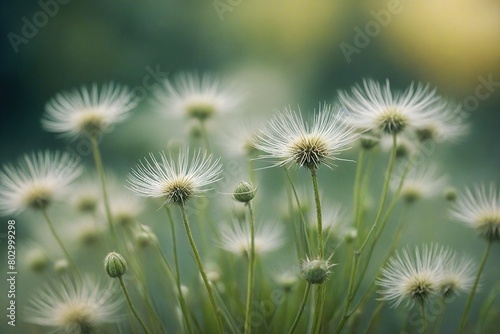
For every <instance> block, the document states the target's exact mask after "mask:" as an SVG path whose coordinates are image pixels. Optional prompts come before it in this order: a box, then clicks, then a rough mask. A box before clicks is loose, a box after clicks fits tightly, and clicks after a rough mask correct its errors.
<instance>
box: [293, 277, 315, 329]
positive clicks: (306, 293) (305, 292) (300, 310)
mask: <svg viewBox="0 0 500 334" xmlns="http://www.w3.org/2000/svg"><path fill="white" fill-rule="evenodd" d="M310 290H311V284H310V283H307V285H306V290H305V291H304V297H303V298H302V302H301V303H300V307H299V311H298V312H297V315H296V316H295V320H293V323H292V327H290V330H289V331H288V334H293V332H295V329H296V328H297V325H298V324H299V321H300V317H301V316H302V313H304V308H305V306H306V303H307V298H308V297H309V291H310Z"/></svg>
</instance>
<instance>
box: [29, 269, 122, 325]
mask: <svg viewBox="0 0 500 334" xmlns="http://www.w3.org/2000/svg"><path fill="white" fill-rule="evenodd" d="M116 297H117V295H116V293H115V291H114V289H113V288H112V286H111V284H104V283H103V282H100V281H96V280H94V279H93V278H90V277H88V276H85V277H84V278H83V279H81V280H71V279H69V278H68V277H64V278H63V279H62V280H61V281H59V282H57V283H56V282H53V283H52V284H50V285H45V286H44V287H43V289H42V290H41V291H40V292H39V293H38V295H36V296H35V297H34V298H33V299H32V300H31V303H30V305H29V306H28V308H27V309H26V320H27V321H28V322H30V323H33V324H36V325H40V326H47V327H51V328H53V330H54V332H61V333H78V334H80V333H81V334H83V333H91V332H94V331H95V330H96V329H98V328H99V327H100V326H102V325H104V324H106V323H114V322H117V321H118V320H119V317H118V315H117V314H118V312H119V310H120V307H121V301H120V300H119V299H117V298H116Z"/></svg>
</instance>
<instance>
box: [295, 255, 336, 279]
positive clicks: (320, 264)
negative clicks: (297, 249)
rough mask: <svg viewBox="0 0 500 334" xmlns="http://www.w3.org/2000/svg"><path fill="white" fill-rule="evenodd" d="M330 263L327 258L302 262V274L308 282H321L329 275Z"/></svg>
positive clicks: (331, 265)
mask: <svg viewBox="0 0 500 334" xmlns="http://www.w3.org/2000/svg"><path fill="white" fill-rule="evenodd" d="M333 266H334V264H331V263H330V262H329V261H328V260H322V259H314V260H309V259H308V258H306V260H305V261H304V262H303V263H302V275H303V276H304V278H305V279H306V281H307V282H308V283H309V284H323V283H324V282H325V281H326V280H327V279H328V275H330V268H331V267H333Z"/></svg>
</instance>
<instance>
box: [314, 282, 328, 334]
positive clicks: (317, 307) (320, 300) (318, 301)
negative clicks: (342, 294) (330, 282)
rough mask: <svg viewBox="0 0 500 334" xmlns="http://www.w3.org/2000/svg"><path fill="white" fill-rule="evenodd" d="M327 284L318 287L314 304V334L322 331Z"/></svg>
mask: <svg viewBox="0 0 500 334" xmlns="http://www.w3.org/2000/svg"><path fill="white" fill-rule="evenodd" d="M325 290H326V283H323V284H320V285H319V286H317V287H316V298H315V303H314V315H313V330H312V333H313V334H317V333H319V332H320V330H321V321H322V316H323V305H324V304H325V292H326V291H325Z"/></svg>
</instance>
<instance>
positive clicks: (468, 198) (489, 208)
mask: <svg viewBox="0 0 500 334" xmlns="http://www.w3.org/2000/svg"><path fill="white" fill-rule="evenodd" d="M451 216H452V217H453V218H454V219H456V220H458V221H460V222H462V223H464V224H466V225H468V226H470V227H472V228H474V229H476V230H477V231H478V232H479V234H480V235H481V236H482V237H483V238H485V239H486V240H489V241H500V192H499V188H498V186H496V185H494V184H493V183H491V184H490V185H489V186H487V185H485V184H482V185H476V186H475V187H473V188H468V189H466V190H465V192H464V193H463V194H460V195H459V196H458V199H457V200H456V201H455V203H454V205H453V207H452V209H451Z"/></svg>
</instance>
